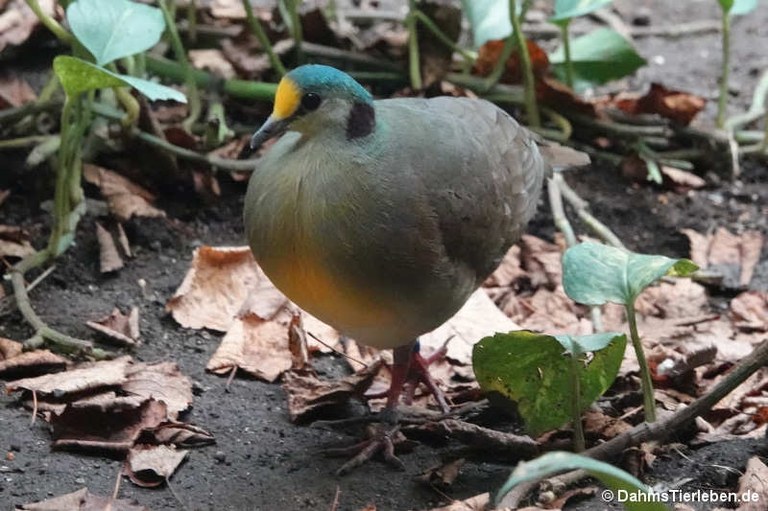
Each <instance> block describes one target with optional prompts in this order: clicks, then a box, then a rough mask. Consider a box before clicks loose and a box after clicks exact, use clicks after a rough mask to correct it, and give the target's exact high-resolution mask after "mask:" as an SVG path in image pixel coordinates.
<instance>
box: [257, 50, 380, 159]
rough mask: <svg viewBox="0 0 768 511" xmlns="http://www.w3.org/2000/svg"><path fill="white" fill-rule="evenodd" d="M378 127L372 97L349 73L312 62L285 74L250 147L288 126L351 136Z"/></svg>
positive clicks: (259, 144)
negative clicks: (271, 108)
mask: <svg viewBox="0 0 768 511" xmlns="http://www.w3.org/2000/svg"><path fill="white" fill-rule="evenodd" d="M374 126H375V111H374V108H373V97H372V96H371V94H370V93H369V92H368V91H367V90H365V89H364V88H363V86H362V85H360V84H359V83H357V82H356V81H355V80H354V79H353V78H352V77H351V76H349V75H348V74H346V73H344V72H342V71H339V70H338V69H335V68H333V67H330V66H322V65H317V64H309V65H305V66H301V67H297V68H296V69H294V70H293V71H291V72H290V73H288V74H286V75H285V76H284V77H283V79H282V80H280V83H279V84H278V86H277V93H276V94H275V106H274V109H273V110H272V115H270V116H269V119H267V121H266V122H265V123H264V124H263V125H262V126H261V128H259V130H258V131H257V132H256V133H254V135H253V137H251V144H250V145H251V150H256V149H257V148H258V147H259V146H261V145H262V144H263V143H264V142H266V141H267V140H269V139H271V138H273V137H276V136H278V135H281V134H282V133H284V132H285V131H287V130H288V129H291V130H294V131H299V132H302V133H304V134H307V135H312V134H313V133H316V132H318V131H321V130H323V131H326V130H339V131H340V132H341V133H343V134H344V135H345V136H346V137H347V138H348V139H353V138H359V137H363V136H366V135H368V134H370V133H371V132H372V131H373V128H374Z"/></svg>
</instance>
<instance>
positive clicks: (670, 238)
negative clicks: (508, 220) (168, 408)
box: [0, 1, 768, 511]
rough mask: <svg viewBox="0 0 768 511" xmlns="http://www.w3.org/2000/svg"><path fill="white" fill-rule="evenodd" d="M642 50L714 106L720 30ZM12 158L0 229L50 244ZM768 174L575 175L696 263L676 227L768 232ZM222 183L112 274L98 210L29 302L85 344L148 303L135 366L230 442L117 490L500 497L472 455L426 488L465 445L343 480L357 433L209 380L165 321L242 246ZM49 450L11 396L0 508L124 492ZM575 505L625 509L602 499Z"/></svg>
mask: <svg viewBox="0 0 768 511" xmlns="http://www.w3.org/2000/svg"><path fill="white" fill-rule="evenodd" d="M635 4H636V3H635V2H628V1H627V2H620V6H621V7H622V12H626V13H630V12H632V9H634V8H635V7H634V5H635ZM645 4H647V5H649V6H650V7H651V9H652V10H651V12H652V18H651V21H652V23H653V24H658V25H666V24H669V23H675V22H685V21H691V20H693V19H715V18H716V17H717V7H716V6H715V4H716V2H714V1H709V2H704V1H697V2H662V1H648V2H645ZM767 27H768V9H767V8H766V7H765V6H762V7H761V8H760V9H759V10H758V11H757V13H755V14H752V15H751V16H748V17H747V18H745V19H743V20H739V21H738V22H737V23H736V25H735V29H734V45H733V46H734V59H733V62H734V72H733V83H734V84H735V86H736V87H735V90H736V91H737V92H738V96H737V97H736V98H734V101H733V105H736V106H738V107H740V108H744V107H745V106H748V102H749V98H750V97H751V94H752V89H753V87H754V84H755V82H756V77H755V74H756V72H758V71H760V72H762V70H763V69H766V68H768V53H766V52H765V45H766V42H768V28H767ZM637 44H638V46H639V48H640V51H641V53H642V54H644V55H645V56H646V57H648V58H649V60H650V59H651V58H652V57H654V56H656V55H663V56H664V59H665V64H664V65H659V64H651V65H650V66H649V68H647V69H645V70H643V71H642V72H641V73H640V74H639V77H638V79H637V80H635V81H637V82H638V83H647V82H649V81H654V80H656V81H662V82H664V83H665V84H667V85H669V86H673V87H677V88H681V89H685V90H691V91H692V92H697V93H701V94H704V95H706V96H711V94H712V92H713V91H714V90H715V89H716V77H717V74H718V69H719V62H720V60H719V57H718V51H719V50H718V48H719V42H718V37H717V35H716V34H707V35H696V36H686V37H683V38H681V39H678V40H670V39H665V38H647V39H640V40H638V41H637ZM705 54H706V55H705ZM708 114H711V109H710V110H709V111H708ZM3 157H4V158H5V165H4V170H3V172H0V189H5V188H9V189H10V190H11V192H12V194H11V196H10V198H9V199H8V200H7V202H6V203H5V204H4V205H3V206H2V208H1V209H0V215H2V222H1V223H5V224H11V225H21V226H23V227H25V228H27V229H28V230H30V231H31V232H32V233H33V235H34V240H35V243H36V245H37V246H38V247H39V246H42V245H43V244H44V243H45V241H46V239H47V228H48V225H49V219H48V214H47V213H46V212H45V211H44V210H43V209H42V208H41V207H40V204H39V203H40V202H42V201H44V200H46V199H47V198H49V197H51V180H50V177H49V176H45V177H43V176H41V173H40V172H37V171H35V172H31V171H26V170H23V165H22V163H23V155H21V154H13V155H11V154H9V153H4V154H3ZM713 170H717V169H713ZM765 176H766V166H765V163H760V162H745V164H744V173H743V175H742V176H741V177H740V179H739V180H738V181H735V182H732V181H730V180H727V179H722V180H721V179H716V178H715V173H712V174H710V177H711V179H712V181H711V186H710V187H709V188H707V189H705V190H703V191H698V192H691V193H688V194H684V195H678V194H675V193H672V192H668V191H663V190H659V189H655V188H652V187H648V186H639V185H636V184H631V183H629V182H627V181H625V180H624V179H623V178H622V177H621V175H620V173H619V172H618V171H617V170H616V169H612V168H604V167H599V168H591V169H587V170H582V171H578V172H573V173H570V174H568V175H567V179H568V181H569V182H570V183H571V184H572V185H573V186H574V188H575V189H576V190H577V191H578V192H579V193H580V194H581V195H582V197H584V198H585V199H587V200H589V201H590V202H591V204H592V211H593V213H594V214H595V215H596V216H597V217H598V218H600V219H601V220H603V221H604V222H606V223H607V224H608V225H609V226H610V227H611V228H612V229H614V230H615V231H616V232H617V233H618V235H619V236H620V238H621V239H623V240H624V241H625V242H626V244H627V245H628V247H629V248H631V249H634V250H638V251H643V252H648V253H661V254H666V255H670V256H677V257H684V256H687V255H688V244H687V241H686V239H685V238H684V237H683V236H682V235H681V234H679V232H678V230H679V229H680V228H683V227H692V228H694V229H696V230H699V231H707V230H708V229H711V228H713V227H716V226H725V227H727V228H729V229H731V230H732V231H736V232H738V231H741V230H744V229H746V228H757V229H760V230H762V231H763V232H768V225H767V221H766V215H765V205H766V204H768V187H766V186H765ZM222 179H224V180H225V179H226V178H224V177H223V178H222ZM223 185H224V191H223V196H222V198H221V199H220V200H218V201H217V202H216V203H215V204H212V205H211V204H203V203H195V202H194V201H195V199H193V198H186V199H184V200H185V201H187V202H183V203H180V202H179V201H178V199H175V200H174V198H173V197H161V199H160V201H161V202H160V204H159V206H160V207H163V208H165V209H166V210H167V211H169V212H170V213H171V215H170V217H171V218H169V219H167V220H137V221H133V222H130V223H129V224H128V226H127V231H128V237H129V239H130V240H131V242H132V245H133V247H134V249H135V251H136V257H135V258H134V259H132V260H131V261H130V262H129V263H128V264H127V266H126V267H125V268H124V269H122V270H121V271H120V272H118V273H117V274H116V275H113V276H103V275H101V274H100V273H99V270H98V246H97V242H96V238H95V234H94V228H95V227H94V223H95V221H96V218H95V217H94V216H93V213H89V215H88V216H87V217H86V218H85V219H84V220H83V221H82V222H81V224H80V226H79V229H78V235H77V244H76V246H74V247H72V248H71V249H70V250H69V251H68V252H67V253H66V254H64V256H62V257H61V258H60V259H59V260H58V261H57V263H56V266H57V268H56V270H55V272H54V273H53V274H52V275H51V276H49V277H48V278H47V279H46V280H45V281H44V282H43V284H41V285H40V286H39V287H38V288H37V289H36V290H35V291H34V292H33V293H32V300H33V302H34V305H35V307H36V308H37V310H38V311H39V313H40V315H41V316H42V317H43V318H44V319H45V320H46V321H47V322H49V323H50V324H51V325H54V326H55V327H56V328H59V329H61V330H63V331H65V332H68V333H71V334H73V335H77V336H84V337H87V336H89V335H90V332H89V331H88V330H87V328H86V327H85V326H84V322H85V321H86V320H91V319H95V318H99V317H101V316H104V315H106V314H108V313H109V312H110V311H111V310H112V308H113V307H115V306H117V307H120V308H122V309H124V310H125V309H127V308H128V307H130V306H133V305H135V306H138V307H139V308H140V313H141V332H142V339H143V344H142V345H141V346H140V347H139V348H138V349H137V350H136V353H135V354H134V356H135V357H136V358H137V359H139V360H144V361H159V360H174V361H177V362H178V364H179V365H180V366H181V368H182V371H183V372H184V373H185V374H187V375H188V376H189V377H190V378H192V380H193V381H194V382H195V388H196V393H197V395H196V397H195V402H194V409H193V410H192V411H191V412H189V414H188V417H187V419H188V420H189V421H190V422H193V423H195V424H198V425H200V426H202V427H204V428H206V429H208V430H210V431H211V432H213V433H214V435H215V436H216V440H217V444H216V445H215V446H210V447H206V448H201V449H197V450H193V451H192V452H191V454H190V456H189V458H188V460H187V461H186V463H185V465H184V466H182V467H181V468H180V469H179V470H178V471H177V473H176V474H175V475H174V476H173V478H172V480H171V487H172V488H168V487H164V488H161V489H155V490H147V489H141V488H138V487H136V486H134V485H132V484H130V483H129V482H123V485H122V488H121V491H120V495H121V496H122V497H129V498H135V499H136V500H137V501H139V502H140V503H141V504H142V505H145V506H147V507H149V508H150V509H152V510H154V511H159V510H169V509H190V510H203V509H216V510H265V511H267V510H269V511H271V510H287V511H290V510H302V509H307V510H308V509H312V510H314V509H318V510H325V509H331V503H332V502H333V500H334V495H335V494H336V492H337V491H340V492H341V493H340V497H339V507H338V509H339V510H340V511H353V510H358V509H360V508H362V507H364V506H365V505H366V504H371V503H375V505H376V506H377V509H378V510H380V511H381V510H397V511H401V510H408V509H429V508H431V507H434V506H437V505H444V504H445V503H446V502H447V497H450V498H452V499H463V498H466V497H470V496H473V495H476V494H478V493H482V492H486V491H490V492H494V491H495V490H496V489H498V488H499V486H500V485H501V483H502V482H503V480H504V479H505V477H506V476H507V475H508V473H509V472H510V470H511V468H512V465H510V464H506V463H502V462H499V461H498V460H496V461H494V460H493V459H490V458H486V459H482V458H473V459H471V460H470V461H468V462H467V463H466V464H465V465H464V468H463V469H462V472H461V475H460V477H459V478H458V479H457V481H456V482H455V484H454V485H453V486H452V487H451V488H450V489H448V490H445V494H444V493H441V492H438V491H436V490H434V489H431V488H430V487H428V486H425V485H423V484H421V483H418V482H415V481H414V476H416V475H417V474H419V473H420V472H422V471H423V470H425V469H427V468H429V467H431V466H433V465H436V464H439V463H440V462H441V461H442V460H444V459H445V458H448V457H450V456H452V455H453V454H454V453H455V449H456V447H457V446H456V445H453V444H448V445H427V444H422V445H419V446H418V447H417V448H416V449H415V450H414V451H413V452H412V453H409V454H405V455H403V456H402V459H403V461H404V462H405V465H406V471H405V472H397V471H395V470H392V469H391V468H390V467H389V466H387V465H385V464H383V463H378V462H374V463H369V464H367V465H365V466H363V467H362V468H360V469H358V470H357V471H355V472H353V473H352V474H350V475H347V476H345V477H341V478H339V477H335V476H334V475H333V472H334V471H335V470H336V468H338V467H339V466H340V464H341V463H342V461H339V460H334V459H328V458H325V457H324V456H322V455H321V454H319V453H318V452H317V450H318V448H320V447H323V446H328V445H330V444H338V443H340V442H350V441H354V440H355V437H354V436H353V435H347V434H344V433H341V432H335V431H329V430H324V429H317V428H311V427H303V426H295V425H293V424H291V423H290V422H289V421H288V418H287V414H286V410H285V399H284V396H283V392H282V390H281V388H280V386H279V385H269V384H265V383H262V382H259V381H255V380H250V379H246V378H240V377H238V378H235V379H234V381H233V382H232V384H231V386H230V388H229V391H226V390H225V379H223V378H220V377H217V376H214V375H211V374H208V373H206V372H205V365H206V363H207V361H208V359H209V357H210V356H211V354H212V353H213V351H214V350H215V349H216V347H217V345H218V341H219V338H220V337H219V335H216V334H212V333H210V332H205V331H192V330H185V329H183V328H181V327H179V326H178V325H177V324H176V323H175V322H174V321H172V320H171V319H170V318H169V317H168V316H167V315H166V313H165V310H164V306H165V302H166V300H167V299H168V298H169V297H170V296H171V295H172V294H173V293H174V291H175V290H176V288H177V287H178V285H179V284H180V282H181V280H182V278H183V276H184V274H185V272H186V271H187V268H188V264H189V262H190V259H191V255H192V251H193V249H194V248H195V247H197V246H200V245H201V244H208V245H241V244H244V240H243V234H242V225H241V210H242V200H243V199H242V196H243V193H244V185H242V184H237V183H229V182H226V181H225V182H224V183H223ZM93 191H94V190H90V192H93ZM94 196H95V194H94ZM662 197H663V199H662ZM90 210H91V211H97V210H98V208H91V209H90ZM530 231H531V233H532V234H535V235H538V236H542V237H545V238H551V237H552V235H553V233H554V228H553V226H552V222H551V217H550V215H549V213H548V207H546V206H542V207H541V209H540V214H539V216H538V217H537V219H536V220H535V221H534V222H533V223H532V226H531V229H530ZM766 260H768V253H766V252H765V251H764V253H763V258H762V263H761V266H760V267H759V268H758V275H759V278H760V279H762V280H761V282H762V286H763V287H766V282H768V280H767V276H768V263H767V262H766ZM141 279H143V280H144V281H145V282H146V283H147V285H146V291H145V292H142V289H141V287H140V286H139V284H138V281H139V280H141ZM30 333H31V332H30V330H29V328H28V327H27V326H26V325H25V324H24V323H23V321H22V319H21V317H20V315H19V314H18V313H13V314H10V315H8V316H5V317H2V318H0V336H4V337H9V338H15V339H24V338H26V337H27V336H28V335H30ZM329 358H330V357H329ZM330 360H331V361H332V362H333V360H334V359H332V358H330ZM322 365H323V366H326V365H328V366H329V369H328V371H329V372H333V371H337V369H334V367H338V366H339V364H335V366H334V363H330V364H326V363H325V362H324V363H323V364H322ZM50 444H51V437H50V432H49V430H48V427H47V425H46V424H45V423H44V422H42V421H38V422H37V423H36V424H35V425H34V426H32V427H30V425H29V412H28V411H26V410H24V409H23V408H21V407H20V406H18V405H17V404H16V403H15V399H14V397H13V396H2V397H0V453H3V454H4V453H5V452H7V451H13V452H14V456H15V458H14V459H13V461H7V460H5V459H3V460H2V461H0V509H13V507H14V506H17V505H21V504H23V503H28V502H33V501H37V500H43V499H45V498H48V497H51V496H54V495H60V494H64V493H69V492H72V491H74V490H76V489H78V488H80V487H82V486H88V488H89V489H90V490H91V491H92V492H94V493H98V494H102V495H109V494H111V493H112V491H113V487H114V484H115V479H116V478H117V477H118V472H119V470H120V468H121V463H120V462H119V461H114V460H109V459H105V458H100V457H89V456H84V455H82V454H75V453H67V452H52V451H51V448H50ZM764 447H765V445H764V442H763V441H758V440H751V441H746V440H745V441H734V442H722V443H718V444H713V445H709V446H705V447H701V448H698V449H693V450H687V451H684V452H685V456H683V455H680V454H670V455H669V456H668V457H661V458H660V459H658V460H657V461H656V463H655V464H654V466H653V470H652V471H651V472H650V473H649V474H648V482H649V483H651V484H654V483H657V482H664V483H666V484H668V485H673V484H675V483H677V482H679V481H681V480H683V479H684V478H688V477H691V478H693V481H691V482H688V483H687V484H688V486H684V488H717V489H730V490H732V489H734V488H735V486H736V483H737V479H738V475H737V474H735V473H733V472H731V471H729V470H726V469H722V468H721V467H729V468H731V469H735V470H737V471H742V470H743V468H744V464H745V462H746V460H747V459H748V458H749V457H750V456H751V455H753V454H759V455H763V456H765V455H766V452H765V451H764ZM734 474H735V475H734ZM171 489H172V490H173V491H171ZM446 494H447V495H446ZM568 509H618V507H613V508H612V507H610V506H609V505H608V504H606V503H603V502H601V501H599V500H594V499H593V500H592V501H587V502H585V503H581V504H578V506H569V507H568ZM696 509H698V507H697V508H696ZM701 509H705V508H704V507H701Z"/></svg>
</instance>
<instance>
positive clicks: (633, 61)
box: [549, 28, 646, 84]
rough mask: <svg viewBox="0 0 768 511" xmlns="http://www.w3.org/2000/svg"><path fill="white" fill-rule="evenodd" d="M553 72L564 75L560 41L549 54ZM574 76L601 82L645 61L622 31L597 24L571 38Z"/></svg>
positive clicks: (595, 82)
mask: <svg viewBox="0 0 768 511" xmlns="http://www.w3.org/2000/svg"><path fill="white" fill-rule="evenodd" d="M549 61H550V62H551V63H552V64H553V67H554V71H555V74H557V75H558V76H559V77H560V78H561V79H564V76H565V52H564V51H563V47H562V45H561V46H560V47H559V48H558V49H557V50H556V51H555V52H554V53H553V54H551V55H550V56H549ZM571 61H572V63H573V72H574V78H575V80H576V81H577V82H579V83H583V84H602V83H606V82H609V81H611V80H616V79H618V78H623V77H625V76H627V75H630V74H632V73H634V72H635V71H636V70H637V69H638V68H640V67H642V66H644V65H645V63H646V61H645V59H644V58H643V57H641V56H640V55H638V53H637V52H636V51H635V48H634V47H633V46H632V44H631V43H630V42H629V41H627V40H626V39H625V38H624V37H623V36H622V35H621V34H619V33H618V32H615V31H614V30H611V29H609V28H599V29H597V30H594V31H592V32H590V33H588V34H586V35H583V36H581V37H577V38H575V39H573V40H572V41H571Z"/></svg>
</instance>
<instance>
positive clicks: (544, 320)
mask: <svg viewBox="0 0 768 511" xmlns="http://www.w3.org/2000/svg"><path fill="white" fill-rule="evenodd" d="M502 310H503V311H504V312H505V313H506V314H507V315H508V316H510V317H511V318H512V319H513V320H514V321H516V322H518V323H519V324H520V326H521V327H522V328H526V329H529V330H535V331H537V332H548V333H567V334H573V335H583V334H591V333H592V327H591V323H590V322H589V321H588V320H586V319H585V318H584V316H585V315H586V309H585V308H584V307H582V306H580V305H576V304H575V303H574V302H573V301H572V300H571V299H570V298H568V297H567V296H566V294H565V291H564V290H563V286H557V287H556V288H555V289H554V290H552V291H550V290H549V289H547V288H544V287H542V288H540V289H539V290H538V291H536V292H535V293H534V294H533V295H532V296H530V297H526V298H521V297H517V296H515V295H509V296H508V297H507V299H506V300H505V302H504V303H503V304H502Z"/></svg>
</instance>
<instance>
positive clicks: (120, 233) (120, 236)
mask: <svg viewBox="0 0 768 511" xmlns="http://www.w3.org/2000/svg"><path fill="white" fill-rule="evenodd" d="M117 241H118V242H119V243H120V248H122V249H123V253H124V254H125V255H126V256H128V257H133V252H132V251H131V244H130V243H129V242H128V236H127V235H126V234H125V229H123V224H121V223H120V222H118V223H117Z"/></svg>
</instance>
